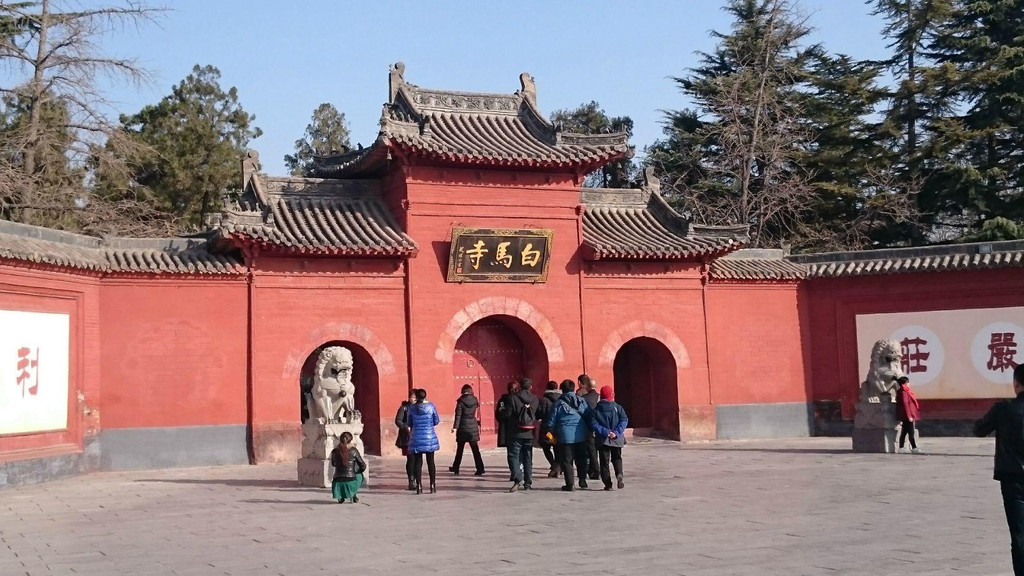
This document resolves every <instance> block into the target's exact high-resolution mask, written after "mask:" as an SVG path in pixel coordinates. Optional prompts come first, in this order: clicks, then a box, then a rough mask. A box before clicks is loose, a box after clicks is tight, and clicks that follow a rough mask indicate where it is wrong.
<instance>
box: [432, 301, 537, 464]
mask: <svg viewBox="0 0 1024 576" xmlns="http://www.w3.org/2000/svg"><path fill="white" fill-rule="evenodd" d="M523 376H528V377H530V378H532V379H533V381H534V382H535V383H538V387H537V390H540V389H541V388H540V385H543V384H544V383H545V382H547V379H548V355H547V350H546V349H545V346H544V342H543V341H541V339H540V337H539V336H538V335H537V333H536V332H535V331H534V330H533V328H532V327H530V326H529V325H528V324H526V322H523V321H522V320H520V319H518V318H515V317H513V316H504V315H494V316H487V317H485V318H482V319H480V320H477V321H476V322H474V323H473V324H471V325H470V326H469V327H468V328H466V330H465V331H464V332H463V333H462V334H461V335H460V336H459V338H458V340H457V341H456V343H455V351H454V353H453V354H452V382H453V386H454V388H455V395H456V396H458V395H459V393H460V390H461V389H462V387H463V386H464V385H466V384H469V385H470V386H472V387H473V392H474V394H476V396H477V398H479V399H480V412H481V414H480V421H481V431H480V432H481V438H480V440H481V442H482V443H483V444H484V445H485V446H493V445H494V443H495V435H496V432H497V429H496V427H495V420H494V407H495V402H496V401H497V399H498V398H500V397H501V395H502V394H504V393H505V391H506V388H507V386H508V383H509V382H510V381H512V380H516V379H519V378H521V377H523Z"/></svg>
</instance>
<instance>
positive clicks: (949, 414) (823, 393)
mask: <svg viewBox="0 0 1024 576" xmlns="http://www.w3.org/2000/svg"><path fill="white" fill-rule="evenodd" d="M806 284H807V286H806V290H807V299H808V302H807V311H808V317H809V323H810V327H811V328H810V331H811V336H812V340H811V345H810V348H811V357H812V361H811V374H810V376H811V380H812V382H813V399H814V400H815V401H819V402H829V401H832V402H836V401H841V402H842V416H843V418H845V419H852V418H853V413H854V405H855V404H856V401H857V389H858V387H859V385H860V372H861V367H860V366H858V364H857V362H858V360H857V334H856V315H857V314H879V313H894V312H920V311H927V310H957V309H970V308H996V307H1004V306H1021V305H1024V292H1022V291H1021V289H1020V287H1021V286H1022V285H1024V269H1002V270H974V271H954V272H930V273H921V274H898V275H891V276H865V277H845V278H821V279H812V280H809V281H807V283H806ZM991 403H992V402H991V401H990V400H941V401H940V400H932V401H922V414H923V417H925V418H929V419H944V418H946V419H970V418H976V417H978V416H979V415H980V414H982V413H983V412H984V410H986V409H987V408H988V407H989V406H990V405H991Z"/></svg>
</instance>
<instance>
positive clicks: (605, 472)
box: [600, 446, 622, 488]
mask: <svg viewBox="0 0 1024 576" xmlns="http://www.w3.org/2000/svg"><path fill="white" fill-rule="evenodd" d="M600 453H601V481H602V482H604V485H605V487H608V488H610V487H611V485H612V475H611V471H610V470H609V469H608V461H609V460H611V464H612V468H615V477H616V478H619V477H621V476H622V447H621V446H601V448H600Z"/></svg>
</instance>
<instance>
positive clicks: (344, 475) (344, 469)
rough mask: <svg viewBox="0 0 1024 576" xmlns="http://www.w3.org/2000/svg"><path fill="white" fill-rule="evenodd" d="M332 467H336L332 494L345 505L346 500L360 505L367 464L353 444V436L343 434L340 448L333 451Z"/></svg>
mask: <svg viewBox="0 0 1024 576" xmlns="http://www.w3.org/2000/svg"><path fill="white" fill-rule="evenodd" d="M331 465H332V466H334V481H333V482H331V493H332V494H333V495H334V498H335V499H336V500H337V501H338V504H343V503H344V502H345V499H346V498H351V499H352V503H353V504H357V503H359V496H357V495H356V493H357V492H359V488H360V486H362V485H363V472H366V462H365V461H363V456H362V454H360V453H359V449H358V448H356V447H355V444H353V442H352V434H350V433H348V432H342V433H341V438H340V442H338V446H337V447H335V448H334V450H332V451H331Z"/></svg>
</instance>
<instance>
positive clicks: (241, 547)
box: [0, 438, 1011, 576]
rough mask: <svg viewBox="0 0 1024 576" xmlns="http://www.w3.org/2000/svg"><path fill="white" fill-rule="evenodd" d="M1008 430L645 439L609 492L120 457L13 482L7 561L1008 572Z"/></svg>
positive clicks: (0, 531)
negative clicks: (347, 490) (87, 470)
mask: <svg viewBox="0 0 1024 576" xmlns="http://www.w3.org/2000/svg"><path fill="white" fill-rule="evenodd" d="M992 443H993V441H992V440H991V439H983V440H977V439H969V438H948V439H929V438H924V439H922V442H921V445H922V447H923V448H924V449H925V450H927V451H928V452H929V453H928V454H927V455H923V456H915V455H887V454H854V453H853V452H852V451H851V450H850V439H849V438H807V439H799V440H792V441H746V442H740V441H736V442H715V443H706V444H684V445H680V444H674V443H668V442H660V441H659V442H656V441H643V440H642V439H638V440H637V441H635V442H633V443H632V444H630V445H629V446H627V447H626V450H625V453H624V459H625V465H626V469H627V487H626V490H623V491H621V492H618V491H616V492H610V493H608V492H603V491H600V490H593V489H592V490H589V491H577V492H574V493H572V494H566V493H563V492H561V491H558V490H557V487H558V485H559V481H557V480H551V479H548V478H546V477H541V478H538V479H537V480H536V485H535V487H536V489H535V490H534V491H533V492H525V493H518V494H508V493H507V492H505V490H506V489H507V487H508V485H509V483H508V482H506V481H505V480H507V479H508V477H507V475H506V474H507V471H506V470H505V468H504V454H503V453H498V452H490V453H487V454H486V456H485V458H486V462H487V465H488V466H489V467H490V468H489V470H490V471H489V473H488V474H487V476H484V477H483V478H475V477H473V476H472V475H470V476H459V477H457V478H456V477H452V476H451V475H450V474H449V473H448V472H447V468H448V465H449V464H450V462H449V461H448V459H447V458H439V459H438V468H439V471H443V472H439V478H440V481H439V493H438V494H436V495H429V494H424V495H422V496H415V495H413V494H410V493H409V492H406V491H404V490H402V489H401V488H402V487H403V486H402V485H403V484H404V483H405V481H404V471H403V469H402V466H403V465H404V461H401V460H387V461H384V462H383V463H381V464H378V465H377V466H376V467H375V484H374V486H373V488H372V489H369V490H367V491H366V492H365V493H364V494H363V496H362V502H361V503H360V504H357V505H353V504H344V505H339V504H336V503H334V502H332V501H331V500H330V497H329V496H330V495H329V494H328V492H327V490H323V489H313V488H308V487H300V486H299V485H298V484H297V483H296V482H295V480H294V475H295V466H294V464H284V465H280V466H224V467H218V468H192V469H174V470H167V471H137V472H104V473H98V474H92V475H88V476H84V477H79V478H74V479H70V480H62V481H58V482H52V483H49V484H43V485H36V486H25V487H20V488H14V489H9V490H3V491H0V574H2V575H25V574H28V575H31V576H37V575H48V574H54V575H57V574H59V575H70V574H91V575H105V576H107V575H121V574H167V575H182V576H184V575H236V574H237V575H245V576H256V575H263V574H268V575H275V574H284V575H288V576H295V575H303V576H304V575H311V574H407V575H408V574H417V575H418V574H430V573H439V574H467V575H482V574H541V573H548V574H581V575H587V576H597V575H607V574H621V575H630V576H633V575H636V574H685V575H691V576H708V575H723V576H743V575H755V574H756V575H762V576H773V575H778V576H783V575H784V576H798V575H815V576H818V575H823V574H828V575H880V576H900V575H911V574H914V575H917V574H936V575H937V574H950V575H953V574H964V575H968V574H969V575H974V576H979V575H984V576H999V575H1005V574H1010V573H1011V569H1010V562H1009V539H1008V536H1007V532H1006V527H1005V522H1004V519H1003V514H1002V506H1001V503H1000V499H999V486H998V484H997V483H996V482H994V481H992V480H991V466H992V456H991V454H992ZM535 457H536V458H537V459H538V460H542V459H543V456H542V455H541V453H540V451H537V452H536V456H535ZM470 462H471V461H470ZM467 470H470V471H471V470H472V467H471V464H470V467H469V468H467ZM596 484H598V483H596V482H592V483H591V487H594V486H595V485H596ZM470 519H472V520H470ZM353 526H361V527H362V529H363V530H364V532H363V533H362V534H353V533H352V531H351V527H353ZM516 550H517V551H519V553H518V554H516V553H515V552H514V551H516ZM343 551H344V552H343ZM343 554H344V556H343Z"/></svg>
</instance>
